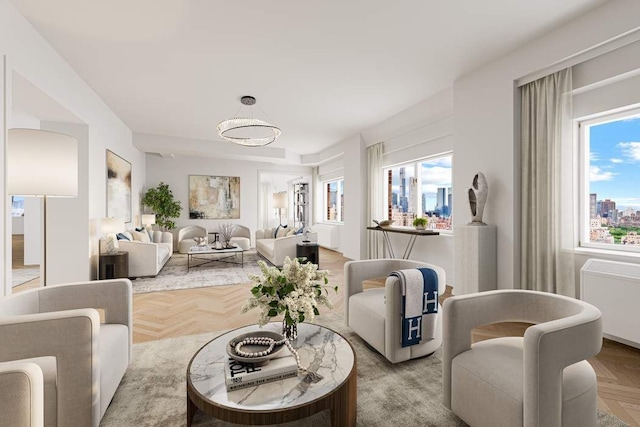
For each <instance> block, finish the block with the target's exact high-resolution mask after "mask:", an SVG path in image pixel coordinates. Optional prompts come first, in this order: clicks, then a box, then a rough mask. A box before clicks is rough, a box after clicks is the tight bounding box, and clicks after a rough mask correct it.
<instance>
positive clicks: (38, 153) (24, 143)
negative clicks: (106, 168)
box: [7, 129, 78, 286]
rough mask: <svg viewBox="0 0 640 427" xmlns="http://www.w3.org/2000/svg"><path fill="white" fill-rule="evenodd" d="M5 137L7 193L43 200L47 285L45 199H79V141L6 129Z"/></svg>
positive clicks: (44, 260)
mask: <svg viewBox="0 0 640 427" xmlns="http://www.w3.org/2000/svg"><path fill="white" fill-rule="evenodd" d="M7 136H8V137H7V193H8V194H9V195H11V196H28V197H42V198H43V207H44V210H43V228H42V230H43V233H42V235H43V244H44V250H43V255H42V285H43V286H47V198H48V197H78V141H77V140H76V139H75V138H74V137H72V136H69V135H64V134H61V133H57V132H49V131H44V130H39V129H9V131H8V133H7Z"/></svg>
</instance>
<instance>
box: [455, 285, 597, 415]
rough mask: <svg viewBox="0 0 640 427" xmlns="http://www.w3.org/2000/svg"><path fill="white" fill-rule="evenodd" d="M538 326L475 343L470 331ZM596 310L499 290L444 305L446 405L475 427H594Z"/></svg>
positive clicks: (544, 295)
mask: <svg viewBox="0 0 640 427" xmlns="http://www.w3.org/2000/svg"><path fill="white" fill-rule="evenodd" d="M498 322H527V323H533V324H534V325H533V326H530V327H528V328H527V330H526V331H525V334H524V337H503V338H495V339H489V340H486V341H481V342H478V343H475V344H471V330H472V329H473V328H475V327H478V326H481V325H487V324H491V323H498ZM601 346H602V323H601V315H600V311H599V310H598V309H597V308H595V307H594V306H592V305H590V304H588V303H585V302H583V301H579V300H576V299H573V298H568V297H564V296H560V295H555V294H550V293H545V292H535V291H524V290H498V291H488V292H481V293H476V294H469V295H461V296H457V297H451V298H448V299H447V300H445V302H444V332H443V346H442V348H443V356H442V371H443V372H442V383H443V384H442V385H443V399H444V405H445V406H446V407H447V408H449V409H451V410H452V411H453V412H454V413H455V414H456V415H458V416H459V417H460V418H462V420H463V421H464V422H466V423H467V424H469V425H471V426H474V427H482V426H491V427H499V426H510V427H512V426H525V427H560V426H564V427H569V426H576V427H578V426H580V427H589V426H596V425H597V424H598V421H597V414H596V412H597V380H596V375H595V372H594V371H593V368H592V367H591V365H589V363H588V362H587V361H586V359H587V358H589V357H592V356H595V355H596V354H598V353H599V352H600V348H601Z"/></svg>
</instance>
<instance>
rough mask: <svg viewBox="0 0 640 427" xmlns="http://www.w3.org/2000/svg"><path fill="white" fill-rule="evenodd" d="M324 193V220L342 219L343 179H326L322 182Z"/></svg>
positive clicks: (334, 220) (340, 220)
mask: <svg viewBox="0 0 640 427" xmlns="http://www.w3.org/2000/svg"><path fill="white" fill-rule="evenodd" d="M323 186H324V194H325V204H324V207H325V214H324V220H325V221H331V222H343V221H344V219H343V218H344V189H343V186H344V180H342V179H340V180H336V181H328V182H325V183H324V184H323Z"/></svg>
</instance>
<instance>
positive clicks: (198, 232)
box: [178, 225, 208, 254]
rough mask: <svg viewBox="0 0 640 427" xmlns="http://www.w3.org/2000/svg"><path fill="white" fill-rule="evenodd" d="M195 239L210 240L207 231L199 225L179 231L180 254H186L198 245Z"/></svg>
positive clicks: (189, 226) (188, 226)
mask: <svg viewBox="0 0 640 427" xmlns="http://www.w3.org/2000/svg"><path fill="white" fill-rule="evenodd" d="M194 237H204V238H205V239H208V234H207V229H206V228H204V227H200V226H199V225H187V226H186V227H182V228H181V229H180V230H178V252H180V253H181V254H186V253H187V252H189V249H191V247H192V246H195V245H196V242H195V240H193V238H194Z"/></svg>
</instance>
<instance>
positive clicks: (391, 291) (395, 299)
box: [344, 259, 446, 363]
mask: <svg viewBox="0 0 640 427" xmlns="http://www.w3.org/2000/svg"><path fill="white" fill-rule="evenodd" d="M423 267H426V268H431V269H433V270H434V271H435V272H436V274H437V275H438V295H442V294H443V293H444V291H445V289H446V277H445V271H444V269H443V268H441V267H438V266H435V265H432V264H426V263H423V262H419V261H411V260H403V259H370V260H362V261H349V262H347V263H346V264H345V265H344V292H345V295H344V297H345V304H344V310H345V313H344V314H345V316H344V318H345V321H346V323H347V326H348V327H349V328H351V329H352V330H353V331H354V332H355V333H357V334H358V335H360V337H361V338H362V339H364V340H365V341H366V342H367V343H369V345H371V346H372V347H373V348H375V349H376V350H377V351H378V352H379V353H380V354H382V355H383V356H384V357H386V358H387V359H388V360H389V361H390V362H391V363H397V362H402V361H405V360H409V359H415V358H416V357H421V356H426V355H429V354H431V353H433V352H434V351H436V350H437V349H438V348H439V347H440V345H441V344H442V307H441V306H440V304H438V317H437V321H436V322H437V323H436V336H435V338H434V339H432V340H430V341H425V342H422V343H420V344H417V345H413V346H410V347H404V348H403V347H402V345H401V342H402V323H401V308H402V307H401V301H402V291H401V289H400V286H399V282H398V278H397V277H395V276H391V277H388V276H389V274H390V273H391V272H393V271H396V270H403V269H407V268H423ZM380 277H387V280H386V282H385V286H384V288H374V289H368V290H366V291H364V290H363V287H362V282H363V281H365V280H370V279H374V278H380Z"/></svg>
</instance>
